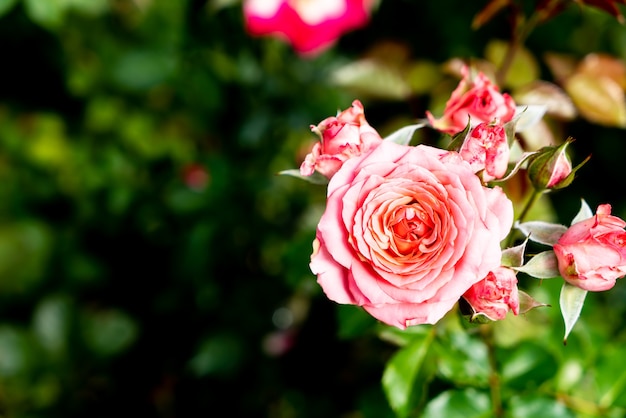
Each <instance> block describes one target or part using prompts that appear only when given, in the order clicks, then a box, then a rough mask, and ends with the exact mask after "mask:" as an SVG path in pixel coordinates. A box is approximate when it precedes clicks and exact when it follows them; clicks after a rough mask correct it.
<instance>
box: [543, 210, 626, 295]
mask: <svg viewBox="0 0 626 418" xmlns="http://www.w3.org/2000/svg"><path fill="white" fill-rule="evenodd" d="M625 226H626V222H624V221H623V220H622V219H620V218H618V217H616V216H612V215H611V205H608V204H604V205H600V206H598V209H597V210H596V214H595V215H594V216H592V217H591V218H588V219H586V220H583V221H580V222H577V223H575V224H573V225H572V226H570V227H569V228H568V229H567V231H566V232H565V234H563V235H562V236H561V238H559V240H558V241H557V243H556V244H554V247H553V248H554V253H555V255H556V258H557V260H558V267H559V272H560V273H561V276H562V277H563V278H564V279H565V280H566V281H567V282H569V283H570V284H573V285H574V286H578V287H580V288H581V289H584V290H588V291H591V292H598V291H602V290H608V289H610V288H612V287H613V286H614V285H615V281H616V280H617V279H619V278H621V277H623V276H625V275H626V231H624V227H625Z"/></svg>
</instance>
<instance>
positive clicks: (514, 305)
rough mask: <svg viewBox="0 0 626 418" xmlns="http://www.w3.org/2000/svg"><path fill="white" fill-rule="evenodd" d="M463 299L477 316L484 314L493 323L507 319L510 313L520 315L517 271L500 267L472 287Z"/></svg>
mask: <svg viewBox="0 0 626 418" xmlns="http://www.w3.org/2000/svg"><path fill="white" fill-rule="evenodd" d="M463 298H464V299H465V300H466V301H467V302H468V303H469V304H470V305H471V307H472V309H473V310H474V312H475V313H477V314H483V315H485V316H486V317H487V318H489V319H491V320H492V321H497V320H500V319H504V318H506V314H507V313H508V312H509V310H510V311H512V312H513V314H515V315H517V314H518V313H519V293H518V290H517V277H515V271H513V270H511V269H509V268H506V267H498V268H497V269H495V270H494V271H490V272H489V273H488V274H487V276H486V277H485V278H484V279H483V280H481V281H480V282H478V283H476V284H475V285H474V286H472V287H470V288H469V290H468V291H467V292H465V294H464V295H463Z"/></svg>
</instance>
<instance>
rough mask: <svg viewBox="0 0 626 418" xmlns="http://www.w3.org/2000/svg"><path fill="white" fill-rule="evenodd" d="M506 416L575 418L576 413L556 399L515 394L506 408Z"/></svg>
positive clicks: (510, 417)
mask: <svg viewBox="0 0 626 418" xmlns="http://www.w3.org/2000/svg"><path fill="white" fill-rule="evenodd" d="M505 416H506V418H528V417H541V418H575V417H576V415H575V414H574V413H573V412H572V411H570V410H569V409H567V408H566V407H565V406H564V405H563V403H562V402H559V401H557V400H556V399H552V398H546V397H543V396H537V395H526V396H515V397H513V398H511V400H510V402H509V403H508V405H507V408H506V415H505Z"/></svg>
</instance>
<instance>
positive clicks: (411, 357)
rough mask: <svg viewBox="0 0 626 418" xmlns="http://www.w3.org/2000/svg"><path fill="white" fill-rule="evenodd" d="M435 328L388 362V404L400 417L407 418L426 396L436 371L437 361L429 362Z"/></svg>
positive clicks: (386, 371)
mask: <svg viewBox="0 0 626 418" xmlns="http://www.w3.org/2000/svg"><path fill="white" fill-rule="evenodd" d="M433 331H434V328H432V329H431V332H429V333H428V334H425V335H422V336H420V337H418V338H415V339H414V341H413V342H412V343H411V344H409V345H407V346H406V347H403V348H402V349H400V350H399V351H398V352H396V353H395V354H394V356H393V357H392V358H391V360H389V361H388V362H387V365H386V367H385V370H384V372H383V378H382V384H383V389H384V391H385V395H386V396H387V399H388V401H389V405H390V406H391V408H392V409H393V410H394V412H395V413H396V415H397V416H398V417H401V418H402V417H408V416H409V414H410V413H411V411H412V410H413V409H414V408H415V407H416V406H418V405H419V403H420V402H421V401H422V400H423V398H424V396H425V395H426V385H427V383H428V382H429V381H430V379H431V378H432V375H433V374H434V370H433V367H432V366H433V364H434V362H428V361H426V359H427V358H428V357H429V353H430V349H431V347H432V342H433V339H434V336H435V333H434V332H433Z"/></svg>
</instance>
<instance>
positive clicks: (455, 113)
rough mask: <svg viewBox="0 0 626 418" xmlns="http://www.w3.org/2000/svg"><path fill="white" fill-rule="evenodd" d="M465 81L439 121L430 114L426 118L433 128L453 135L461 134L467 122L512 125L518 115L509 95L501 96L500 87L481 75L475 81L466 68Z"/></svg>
mask: <svg viewBox="0 0 626 418" xmlns="http://www.w3.org/2000/svg"><path fill="white" fill-rule="evenodd" d="M462 75H463V78H462V79H461V81H460V82H459V85H458V86H457V87H456V89H455V90H454V91H453V92H452V94H451V96H450V99H448V101H447V102H446V106H445V109H444V112H443V116H442V117H441V118H439V119H436V118H435V117H434V116H433V114H432V113H431V112H426V116H427V117H428V120H429V121H430V123H431V125H432V126H433V128H435V129H437V130H439V131H441V132H445V133H448V134H451V135H454V134H457V133H459V132H461V131H462V130H463V129H465V127H466V126H467V123H468V121H469V122H471V124H472V126H476V125H477V124H479V123H481V122H486V123H489V122H491V121H493V120H494V119H498V120H499V121H500V122H501V123H506V122H509V121H510V120H511V119H513V116H515V102H514V101H513V98H512V97H511V96H510V95H509V94H508V93H500V89H499V88H498V86H497V85H496V84H494V83H492V82H491V80H490V79H489V78H488V77H487V76H486V75H485V74H484V73H482V72H479V73H478V74H477V75H476V76H475V77H474V78H472V76H471V72H470V70H469V68H468V67H467V66H464V67H463V68H462Z"/></svg>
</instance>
